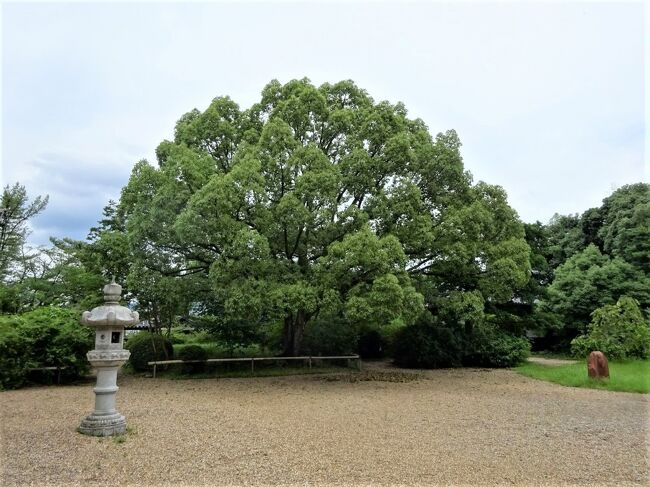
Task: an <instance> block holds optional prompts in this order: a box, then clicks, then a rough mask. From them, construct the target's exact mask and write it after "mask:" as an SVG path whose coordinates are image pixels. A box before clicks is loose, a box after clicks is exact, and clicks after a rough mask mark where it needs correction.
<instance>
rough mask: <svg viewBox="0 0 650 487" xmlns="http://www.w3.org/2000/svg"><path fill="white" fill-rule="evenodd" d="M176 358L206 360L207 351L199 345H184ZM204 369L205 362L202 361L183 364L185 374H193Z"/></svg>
mask: <svg viewBox="0 0 650 487" xmlns="http://www.w3.org/2000/svg"><path fill="white" fill-rule="evenodd" d="M178 358H179V359H180V360H206V359H207V358H208V352H207V350H206V349H205V348H203V347H202V346H201V345H194V344H192V345H186V346H185V347H183V348H181V349H180V350H179V351H178ZM204 370H205V364H202V363H193V364H183V373H185V374H195V373H198V372H203V371H204Z"/></svg>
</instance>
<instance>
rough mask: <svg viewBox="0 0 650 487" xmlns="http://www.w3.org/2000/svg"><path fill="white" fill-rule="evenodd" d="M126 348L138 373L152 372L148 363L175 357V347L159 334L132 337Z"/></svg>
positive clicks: (142, 333)
mask: <svg viewBox="0 0 650 487" xmlns="http://www.w3.org/2000/svg"><path fill="white" fill-rule="evenodd" d="M125 347H126V349H127V350H129V351H130V352H131V357H130V358H129V363H130V364H131V366H132V367H133V370H135V371H136V372H145V371H147V370H150V369H151V366H150V365H149V364H148V362H153V361H156V360H170V359H171V358H172V357H173V356H174V346H173V345H172V343H171V342H170V341H169V340H167V339H166V338H165V337H163V336H162V335H160V334H158V333H150V332H148V331H141V332H138V333H136V334H134V335H131V336H130V337H129V338H128V340H127V341H126V344H125Z"/></svg>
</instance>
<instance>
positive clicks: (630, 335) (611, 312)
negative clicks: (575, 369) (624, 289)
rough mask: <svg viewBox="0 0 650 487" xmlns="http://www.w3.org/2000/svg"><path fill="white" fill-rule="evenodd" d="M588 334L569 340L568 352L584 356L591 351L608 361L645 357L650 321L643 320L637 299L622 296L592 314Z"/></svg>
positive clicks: (649, 345) (649, 341)
mask: <svg viewBox="0 0 650 487" xmlns="http://www.w3.org/2000/svg"><path fill="white" fill-rule="evenodd" d="M591 316H592V321H591V323H590V324H589V326H588V328H587V334H585V335H581V336H579V337H577V338H574V339H573V340H572V341H571V353H572V354H573V355H574V356H575V357H579V358H584V357H586V356H587V355H589V353H591V352H592V351H594V350H599V351H601V352H603V353H604V354H605V355H606V356H607V357H608V358H609V359H610V360H612V359H615V360H619V359H624V358H633V357H636V358H641V359H646V358H648V357H649V356H650V323H648V321H647V320H646V319H644V317H643V314H642V313H641V310H640V309H639V304H638V303H637V301H636V300H634V299H632V298H629V297H626V296H623V297H621V298H620V299H619V300H618V302H617V303H616V304H613V305H605V306H603V307H602V308H598V309H597V310H595V311H594V312H593V313H592V314H591Z"/></svg>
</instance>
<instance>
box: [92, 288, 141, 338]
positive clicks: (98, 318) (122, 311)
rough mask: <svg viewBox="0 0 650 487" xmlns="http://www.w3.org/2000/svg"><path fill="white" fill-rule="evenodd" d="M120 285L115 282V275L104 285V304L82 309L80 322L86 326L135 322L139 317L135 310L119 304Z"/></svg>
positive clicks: (132, 323)
mask: <svg viewBox="0 0 650 487" xmlns="http://www.w3.org/2000/svg"><path fill="white" fill-rule="evenodd" d="M121 295H122V286H120V285H119V284H117V283H116V282H115V277H113V279H112V280H111V282H110V283H109V284H106V285H105V286H104V305H103V306H97V307H96V308H93V309H92V311H84V312H83V314H82V315H81V323H83V324H84V325H88V326H122V327H124V326H130V325H134V324H136V323H137V322H138V321H139V320H140V317H139V316H138V313H137V311H131V310H130V309H129V308H127V307H126V306H121V305H120V304H119V303H120V296H121Z"/></svg>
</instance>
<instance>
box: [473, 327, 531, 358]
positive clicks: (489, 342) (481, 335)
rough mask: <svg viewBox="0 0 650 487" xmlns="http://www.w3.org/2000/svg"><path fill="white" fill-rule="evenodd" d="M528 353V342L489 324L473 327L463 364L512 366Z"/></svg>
mask: <svg viewBox="0 0 650 487" xmlns="http://www.w3.org/2000/svg"><path fill="white" fill-rule="evenodd" d="M529 355H530V342H529V341H528V340H527V339H525V338H523V337H519V336H513V335H510V334H508V333H506V332H504V331H502V330H500V329H499V328H497V327H495V326H493V325H491V324H481V325H480V326H477V327H475V328H474V330H473V333H472V335H471V336H470V337H469V340H468V343H467V349H466V351H465V356H464V358H463V365H467V366H475V367H514V366H515V365H518V364H520V363H521V362H523V361H524V360H526V358H527V357H528V356H529Z"/></svg>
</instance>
